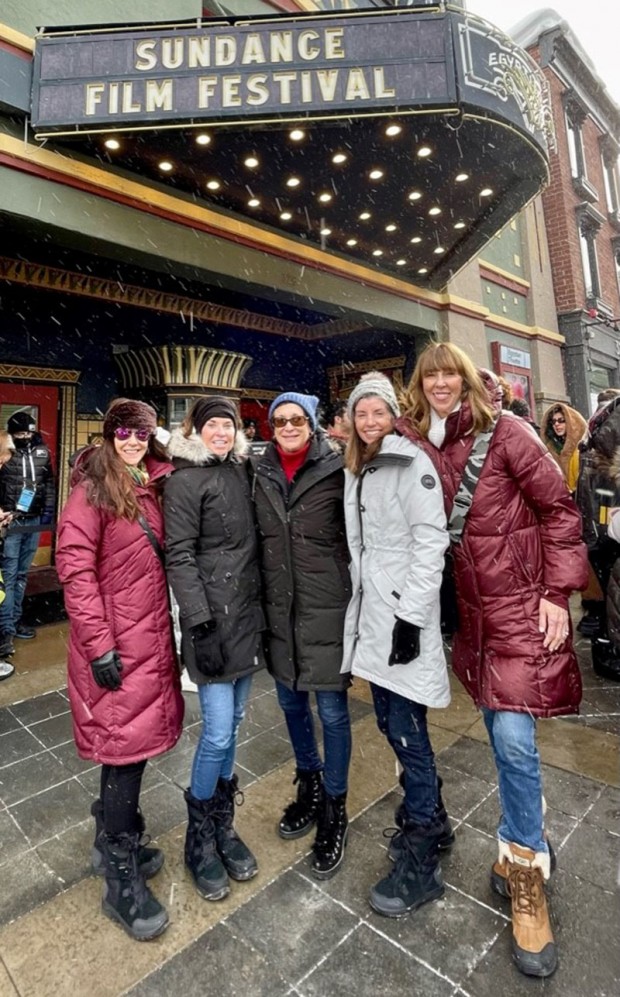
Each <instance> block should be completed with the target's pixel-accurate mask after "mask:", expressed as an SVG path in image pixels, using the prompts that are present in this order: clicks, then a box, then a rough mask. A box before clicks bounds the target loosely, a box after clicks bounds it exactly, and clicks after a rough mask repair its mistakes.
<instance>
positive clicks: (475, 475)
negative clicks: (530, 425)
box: [448, 420, 497, 544]
mask: <svg viewBox="0 0 620 997" xmlns="http://www.w3.org/2000/svg"><path fill="white" fill-rule="evenodd" d="M496 425H497V420H495V422H494V423H493V425H492V426H491V428H490V429H488V430H487V431H486V433H478V435H477V436H476V439H475V440H474V445H473V447H472V448H471V451H470V454H469V457H468V458H467V464H466V465H465V470H464V471H463V477H462V478H461V483H460V485H459V487H458V491H457V493H456V495H455V496H454V503H453V505H452V512H451V513H450V519H449V521H448V533H449V534H450V541H451V542H452V543H455V544H458V543H460V542H461V537H462V536H463V530H464V529H465V522H466V520H467V515H468V513H469V510H470V509H471V504H472V502H473V500H474V492H475V491H476V486H477V484H478V482H479V481H480V475H481V474H482V468H483V467H484V462H485V460H486V458H487V454H488V452H489V444H490V443H491V439H492V436H493V432H494V430H495V427H496Z"/></svg>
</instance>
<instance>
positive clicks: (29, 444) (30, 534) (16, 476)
mask: <svg viewBox="0 0 620 997" xmlns="http://www.w3.org/2000/svg"><path fill="white" fill-rule="evenodd" d="M7 430H8V432H9V433H10V435H11V439H12V442H13V446H14V450H13V453H12V456H11V457H10V459H9V460H8V461H6V462H5V463H4V464H3V465H2V466H1V467H0V509H3V510H4V511H5V512H10V513H12V516H11V522H10V523H9V525H8V529H7V535H6V540H5V545H4V554H3V574H4V584H5V588H6V598H5V600H4V602H3V604H2V606H0V657H3V656H8V655H11V654H14V652H15V644H14V641H15V638H16V637H17V638H20V639H21V640H30V639H32V638H33V637H35V636H36V634H35V631H34V629H33V628H32V627H28V626H26V625H25V624H24V623H22V621H21V615H22V607H23V602H24V593H25V591H26V581H27V578H28V569H29V568H30V565H31V564H32V561H33V559H34V556H35V554H36V551H37V547H38V545H39V536H40V529H39V527H40V525H41V524H42V523H51V522H52V519H53V517H54V504H55V489H54V475H53V472H52V461H51V456H50V452H49V450H48V448H47V447H46V446H45V444H44V443H43V442H42V440H41V437H40V435H39V434H38V433H37V432H36V422H35V420H34V417H33V416H32V415H31V414H30V412H26V411H23V410H22V411H19V412H14V413H13V415H12V416H10V418H9V420H8V422H7Z"/></svg>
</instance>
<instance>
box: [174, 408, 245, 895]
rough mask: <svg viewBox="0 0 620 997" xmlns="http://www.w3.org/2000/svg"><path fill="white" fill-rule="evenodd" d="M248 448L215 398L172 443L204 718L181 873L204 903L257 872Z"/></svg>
mask: <svg viewBox="0 0 620 997" xmlns="http://www.w3.org/2000/svg"><path fill="white" fill-rule="evenodd" d="M246 446H247V444H246V440H245V437H244V435H243V433H242V432H240V430H239V419H238V415H237V410H236V408H235V404H234V402H232V401H230V399H228V398H222V397H218V396H213V397H212V396H209V397H205V398H201V399H199V401H197V402H196V403H195V404H194V406H193V408H192V410H191V412H190V413H189V415H188V416H187V418H186V419H185V422H184V423H183V425H182V426H181V428H180V429H175V430H174V431H173V433H172V435H171V437H170V441H169V443H168V452H169V454H170V455H171V457H172V459H173V462H174V467H175V472H174V474H173V475H172V476H171V477H170V478H169V479H168V481H167V482H166V488H165V492H164V515H165V522H166V566H167V569H168V580H169V582H170V584H171V586H172V591H173V593H174V597H175V599H176V601H177V603H178V606H179V618H180V623H181V632H182V640H181V653H182V657H183V661H184V662H185V665H186V666H187V669H188V671H189V674H190V677H191V678H192V679H193V681H194V682H196V683H197V684H198V696H199V699H200V708H201V711H202V731H201V735H200V741H199V742H198V747H197V748H196V753H195V755H194V762H193V766H192V776H191V785H190V788H189V789H188V790H187V791H186V793H185V799H186V802H187V810H188V824H187V835H186V838H185V864H186V866H187V868H188V869H189V871H190V872H191V874H192V876H193V879H194V882H195V884H196V889H197V890H198V892H199V893H200V895H201V896H202V897H204V898H205V899H206V900H221V899H222V898H223V897H225V896H226V895H227V893H229V891H230V885H229V879H228V877H229V876H230V877H231V878H232V879H236V880H246V879H251V878H252V876H255V875H256V873H257V871H258V866H257V864H256V859H255V858H254V855H253V854H252V852H251V851H250V849H249V848H248V847H247V846H246V845H245V844H244V843H243V841H242V840H241V838H240V837H239V836H238V834H237V833H236V831H235V829H234V804H235V797H236V795H237V794H238V793H239V790H238V783H237V776H236V775H235V774H234V769H235V753H236V748H237V732H238V730H239V725H240V724H241V721H242V720H243V716H244V711H245V704H246V701H247V698H248V695H249V693H250V686H251V684H252V675H253V674H254V673H255V672H256V671H257V670H258V669H259V668H261V667H263V662H262V660H261V657H260V653H259V651H260V643H261V631H262V630H263V628H264V621H263V613H262V609H261V600H260V577H259V569H258V561H257V544H256V531H255V527H254V513H253V509H252V500H251V496H250V481H249V476H248V468H247V465H246V464H245V462H244V461H242V460H241V459H240V457H241V455H242V454H243V453H244V452H245V450H246Z"/></svg>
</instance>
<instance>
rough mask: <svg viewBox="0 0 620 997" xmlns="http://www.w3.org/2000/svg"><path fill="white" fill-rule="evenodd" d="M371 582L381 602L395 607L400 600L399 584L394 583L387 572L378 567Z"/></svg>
mask: <svg viewBox="0 0 620 997" xmlns="http://www.w3.org/2000/svg"><path fill="white" fill-rule="evenodd" d="M373 584H374V587H375V589H376V590H377V592H378V594H379V595H380V597H381V599H382V600H383V602H385V603H387V605H388V606H390V607H391V608H392V609H395V608H396V607H397V606H398V603H399V602H400V596H401V592H400V586H398V585H396V584H395V583H394V582H393V581H392V579H391V578H390V576H389V575H388V573H387V572H386V571H384V570H383V568H379V570H378V571H377V572H376V573H375V574H374V576H373Z"/></svg>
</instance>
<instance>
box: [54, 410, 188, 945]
mask: <svg viewBox="0 0 620 997" xmlns="http://www.w3.org/2000/svg"><path fill="white" fill-rule="evenodd" d="M156 428H157V421H156V413H155V411H154V409H152V408H151V406H150V405H146V404H145V403H144V402H137V401H130V400H129V399H124V398H123V399H118V400H117V401H116V402H114V403H113V404H112V405H111V406H110V408H109V409H108V411H107V413H106V415H105V418H104V423H103V437H104V441H103V444H102V446H101V447H93V448H90V449H87V450H85V451H82V452H81V453H80V454H79V457H78V462H76V467H75V469H74V481H75V485H74V488H73V491H72V492H71V495H70V496H69V500H68V501H67V504H66V505H65V508H64V510H63V513H62V516H61V518H60V522H59V526H58V540H57V547H56V567H57V569H58V576H59V578H60V581H61V582H62V584H63V586H64V595H65V606H66V609H67V613H68V615H69V620H70V623H71V630H70V637H69V665H68V669H69V699H70V702H71V712H72V716H73V729H74V736H75V741H76V745H77V749H78V753H79V755H80V757H81V758H89V759H92V760H93V761H95V762H98V763H99V764H100V765H101V766H102V769H101V797H100V799H99V800H96V801H95V803H94V804H93V807H92V813H93V816H94V817H95V819H96V822H97V836H96V840H95V847H94V849H93V865H94V871H95V872H96V873H103V874H104V875H105V886H104V894H103V910H104V913H106V914H107V915H108V917H110V918H112V919H113V920H116V921H118V922H119V923H120V924H121V926H122V927H123V928H125V930H126V931H127V932H128V933H129V934H130V935H131V936H132V937H133V938H136V939H139V940H146V939H149V938H154V937H155V936H156V935H158V934H160V933H161V932H162V931H164V929H165V928H166V926H167V924H168V915H167V913H166V910H165V908H164V907H162V906H161V904H160V903H159V902H158V901H157V900H156V899H155V898H154V897H153V895H152V894H151V892H150V891H149V890H148V888H147V887H146V885H145V879H146V878H147V877H148V876H152V875H154V874H155V873H156V872H157V871H158V870H159V869H160V868H161V866H162V864H163V855H162V853H161V852H160V851H159V849H154V848H146V847H145V846H144V845H142V844H141V840H140V839H141V834H142V832H143V830H144V822H143V820H142V816H141V813H140V810H139V806H138V801H139V795H140V786H141V782H142V776H143V773H144V769H145V766H146V761H147V759H148V758H152V757H153V756H155V755H159V754H161V753H162V752H164V751H168V750H169V749H170V748H172V747H173V746H174V745H175V744H176V742H177V741H178V739H179V737H180V734H181V730H182V722H183V697H182V695H181V689H180V680H179V675H178V669H177V666H176V661H175V657H174V652H173V646H172V633H171V621H170V614H169V607H168V592H167V586H166V576H165V573H164V568H163V564H162V561H161V558H160V556H159V553H158V551H156V549H155V548H156V546H158V545H159V544H162V543H163V532H164V531H163V515H162V510H161V506H160V489H161V485H162V482H163V479H164V478H165V477H166V476H167V475H168V474H170V473H171V471H172V470H173V468H172V465H171V464H169V463H168V462H167V461H165V459H164V451H163V449H162V448H161V447H160V445H159V444H158V443H157V442H156V441H155V435H154V434H155V430H156ZM147 531H148V532H147ZM149 532H150V537H149V535H148V533H149Z"/></svg>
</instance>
